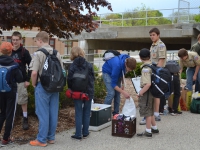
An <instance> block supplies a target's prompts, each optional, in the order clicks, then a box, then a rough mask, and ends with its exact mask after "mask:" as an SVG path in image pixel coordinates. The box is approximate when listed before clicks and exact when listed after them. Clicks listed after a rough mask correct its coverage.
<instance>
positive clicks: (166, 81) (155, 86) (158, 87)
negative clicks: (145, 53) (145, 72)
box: [142, 64, 172, 99]
mask: <svg viewBox="0 0 200 150" xmlns="http://www.w3.org/2000/svg"><path fill="white" fill-rule="evenodd" d="M146 66H147V67H149V68H151V70H152V75H151V87H150V92H151V94H152V95H153V97H156V98H162V97H163V95H164V96H165V98H166V99H167V98H168V97H169V96H170V95H171V93H172V92H171V88H170V87H171V82H172V75H171V73H170V72H169V70H167V69H166V68H162V67H157V66H156V65H154V64H152V65H148V64H145V65H144V66H143V67H146ZM143 67H142V68H143Z"/></svg>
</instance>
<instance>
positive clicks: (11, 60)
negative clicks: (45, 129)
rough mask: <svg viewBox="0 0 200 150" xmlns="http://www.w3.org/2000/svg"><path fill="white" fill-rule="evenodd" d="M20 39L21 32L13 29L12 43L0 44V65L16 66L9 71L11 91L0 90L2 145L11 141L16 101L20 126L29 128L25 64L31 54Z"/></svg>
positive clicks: (27, 83) (25, 128)
mask: <svg viewBox="0 0 200 150" xmlns="http://www.w3.org/2000/svg"><path fill="white" fill-rule="evenodd" d="M22 40H23V39H22V35H21V33H20V32H18V31H15V32H13V34H12V44H11V43H9V42H3V43H2V44H1V46H0V67H3V66H15V65H16V66H18V67H16V68H15V69H13V71H12V73H11V76H12V78H13V80H12V81H10V82H9V83H8V84H9V85H10V87H11V91H9V92H0V131H1V130H2V127H3V124H4V121H5V120H6V124H5V133H4V135H3V139H2V145H6V144H8V143H9V142H10V141H11V138H10V132H11V129H12V127H13V122H14V117H15V110H16V104H17V103H18V104H19V105H21V107H22V111H23V119H22V128H23V129H24V130H28V129H29V125H28V113H27V104H28V93H27V87H28V86H29V85H30V76H31V72H30V71H29V70H28V69H27V66H28V65H29V64H30V62H31V56H30V54H29V51H28V50H27V49H25V48H24V47H23V46H22V44H21V43H22ZM16 83H17V84H16Z"/></svg>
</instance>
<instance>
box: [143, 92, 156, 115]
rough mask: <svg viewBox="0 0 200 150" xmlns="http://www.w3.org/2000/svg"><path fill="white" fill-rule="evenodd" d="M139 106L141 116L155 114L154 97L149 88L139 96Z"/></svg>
mask: <svg viewBox="0 0 200 150" xmlns="http://www.w3.org/2000/svg"><path fill="white" fill-rule="evenodd" d="M139 108H140V109H139V112H140V116H141V117H149V116H153V115H154V97H153V96H152V95H151V92H150V91H149V90H148V91H147V92H145V93H144V94H143V96H140V97H139Z"/></svg>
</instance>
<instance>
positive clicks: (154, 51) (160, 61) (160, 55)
mask: <svg viewBox="0 0 200 150" xmlns="http://www.w3.org/2000/svg"><path fill="white" fill-rule="evenodd" d="M149 35H150V38H151V41H152V42H153V43H152V45H151V48H150V52H151V62H152V64H156V65H157V66H158V67H165V64H166V58H167V52H166V51H167V49H166V46H165V44H164V43H163V42H162V41H161V40H160V31H159V29H158V28H152V29H151V30H150V31H149ZM164 100H165V98H164V96H163V99H162V101H164ZM159 106H160V98H154V116H155V120H156V121H161V118H160V115H159ZM144 124H146V120H145V118H143V120H141V121H140V125H144Z"/></svg>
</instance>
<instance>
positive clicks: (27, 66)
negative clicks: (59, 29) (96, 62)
mask: <svg viewBox="0 0 200 150" xmlns="http://www.w3.org/2000/svg"><path fill="white" fill-rule="evenodd" d="M21 42H22V35H21V33H20V32H18V31H16V32H13V34H12V43H10V42H3V43H2V44H1V45H0V68H1V67H4V68H5V67H7V68H8V67H11V66H16V67H15V68H14V69H12V70H11V71H10V72H11V73H10V77H9V79H6V80H7V83H8V85H9V87H10V88H11V90H10V91H6V92H5V91H4V90H2V91H0V131H1V130H2V128H3V125H4V122H5V132H4V134H3V138H2V139H1V146H6V145H7V144H9V143H11V142H13V138H12V137H11V130H12V128H13V123H14V118H15V111H16V103H17V102H18V104H21V105H22V110H23V126H22V127H23V129H24V130H28V129H29V126H28V116H27V103H28V94H27V87H28V86H29V84H30V80H31V83H32V86H33V87H34V94H35V113H36V115H37V117H38V120H39V126H38V134H37V137H36V139H35V140H32V141H30V145H32V146H41V147H45V146H47V144H54V143H55V132H56V128H57V122H58V110H59V92H47V91H46V90H45V89H44V88H43V86H42V84H41V82H40V75H41V74H42V71H43V68H44V67H48V63H47V64H46V60H47V59H46V55H45V54H44V53H43V52H42V51H40V49H45V50H47V52H48V53H49V54H50V55H51V54H53V51H55V50H53V48H52V47H51V46H50V45H49V34H48V33H47V32H45V31H41V32H39V33H38V34H37V35H36V37H35V43H36V45H37V46H38V50H37V51H36V52H34V53H33V55H32V58H31V56H30V54H29V52H28V50H26V49H25V48H24V47H23V45H22V44H21ZM56 57H57V59H58V60H59V62H60V65H61V67H62V69H63V64H62V61H61V57H60V53H59V52H57V53H56ZM84 57H85V53H84V50H82V49H81V48H80V47H73V48H72V50H71V54H70V59H71V60H72V61H73V64H72V65H71V66H70V68H69V70H68V75H67V83H68V87H69V88H71V86H72V84H73V80H72V78H73V74H74V72H75V70H76V69H80V68H84V69H85V67H88V68H89V69H88V75H89V80H88V86H87V91H86V92H87V94H88V96H89V101H82V100H74V103H75V120H76V123H75V125H76V133H75V135H72V136H71V137H72V138H73V139H78V140H80V139H82V137H83V138H87V137H88V136H89V131H88V129H89V123H90V111H91V101H92V99H93V98H94V80H95V77H94V70H93V66H92V64H90V63H88V62H87V61H86V59H85V58H84ZM62 73H63V72H62ZM1 77H2V76H1ZM82 125H83V126H82Z"/></svg>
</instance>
